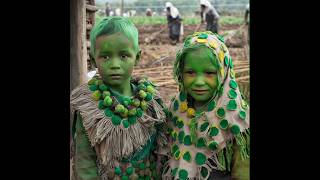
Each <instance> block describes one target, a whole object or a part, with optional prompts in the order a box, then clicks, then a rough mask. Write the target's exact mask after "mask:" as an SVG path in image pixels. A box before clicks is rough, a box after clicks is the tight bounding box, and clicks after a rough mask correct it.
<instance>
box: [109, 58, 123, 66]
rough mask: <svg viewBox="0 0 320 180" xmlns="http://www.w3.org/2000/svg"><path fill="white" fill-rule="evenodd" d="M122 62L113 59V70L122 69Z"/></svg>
mask: <svg viewBox="0 0 320 180" xmlns="http://www.w3.org/2000/svg"><path fill="white" fill-rule="evenodd" d="M120 64H121V60H120V59H118V58H113V59H112V60H111V66H110V68H111V69H120Z"/></svg>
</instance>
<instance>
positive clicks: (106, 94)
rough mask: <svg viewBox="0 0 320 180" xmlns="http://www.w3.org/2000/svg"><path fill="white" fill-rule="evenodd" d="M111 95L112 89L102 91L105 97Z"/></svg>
mask: <svg viewBox="0 0 320 180" xmlns="http://www.w3.org/2000/svg"><path fill="white" fill-rule="evenodd" d="M110 95H111V93H110V91H103V92H102V97H103V99H104V98H106V97H107V96H110Z"/></svg>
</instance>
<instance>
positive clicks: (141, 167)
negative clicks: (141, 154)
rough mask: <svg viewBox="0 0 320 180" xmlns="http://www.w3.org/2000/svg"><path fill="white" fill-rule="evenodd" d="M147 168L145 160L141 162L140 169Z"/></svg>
mask: <svg viewBox="0 0 320 180" xmlns="http://www.w3.org/2000/svg"><path fill="white" fill-rule="evenodd" d="M145 168H146V165H145V163H144V162H141V163H140V164H139V169H140V170H144V169H145Z"/></svg>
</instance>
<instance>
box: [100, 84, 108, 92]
mask: <svg viewBox="0 0 320 180" xmlns="http://www.w3.org/2000/svg"><path fill="white" fill-rule="evenodd" d="M99 89H100V90H101V91H102V92H103V91H107V90H108V86H106V85H105V84H100V85H99Z"/></svg>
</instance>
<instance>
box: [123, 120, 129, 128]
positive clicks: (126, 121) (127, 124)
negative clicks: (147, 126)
mask: <svg viewBox="0 0 320 180" xmlns="http://www.w3.org/2000/svg"><path fill="white" fill-rule="evenodd" d="M122 125H123V127H124V128H128V127H129V126H130V123H129V121H128V120H123V121H122Z"/></svg>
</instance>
